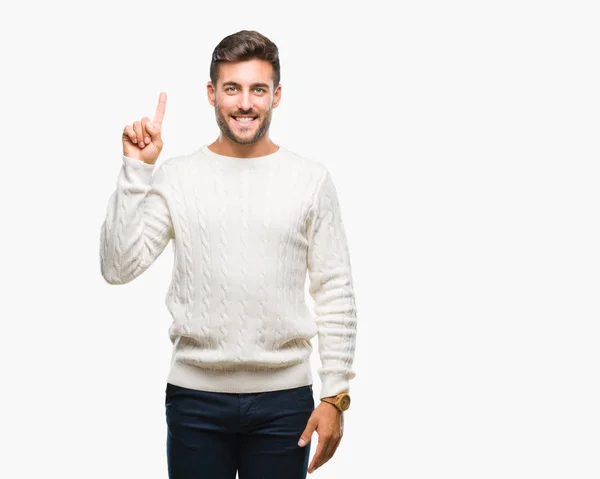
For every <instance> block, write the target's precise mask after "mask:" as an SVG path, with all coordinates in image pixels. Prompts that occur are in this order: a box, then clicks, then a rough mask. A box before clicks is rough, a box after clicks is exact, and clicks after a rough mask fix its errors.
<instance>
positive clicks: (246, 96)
mask: <svg viewBox="0 0 600 479" xmlns="http://www.w3.org/2000/svg"><path fill="white" fill-rule="evenodd" d="M253 107H254V105H253V104H252V98H251V96H250V91H248V90H244V91H242V94H241V95H240V96H239V103H238V108H239V109H240V110H243V111H250V110H252V108H253Z"/></svg>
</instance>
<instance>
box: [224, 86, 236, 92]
mask: <svg viewBox="0 0 600 479" xmlns="http://www.w3.org/2000/svg"><path fill="white" fill-rule="evenodd" d="M230 90H235V87H234V86H228V87H227V88H225V91H230Z"/></svg>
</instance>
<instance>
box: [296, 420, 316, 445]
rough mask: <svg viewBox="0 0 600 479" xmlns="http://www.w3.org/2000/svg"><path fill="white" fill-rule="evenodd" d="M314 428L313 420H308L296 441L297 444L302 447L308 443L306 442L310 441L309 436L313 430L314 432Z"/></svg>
mask: <svg viewBox="0 0 600 479" xmlns="http://www.w3.org/2000/svg"><path fill="white" fill-rule="evenodd" d="M315 428H316V426H315V423H314V422H313V421H311V420H309V421H308V424H307V425H306V428H305V429H304V432H303V433H302V435H301V436H300V440H299V441H298V446H300V447H304V446H306V445H307V444H308V442H309V441H310V438H311V437H312V435H313V432H315Z"/></svg>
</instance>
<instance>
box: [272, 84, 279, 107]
mask: <svg viewBox="0 0 600 479" xmlns="http://www.w3.org/2000/svg"><path fill="white" fill-rule="evenodd" d="M280 101H281V83H279V85H277V88H276V89H275V93H273V108H277V107H278V106H279V102H280Z"/></svg>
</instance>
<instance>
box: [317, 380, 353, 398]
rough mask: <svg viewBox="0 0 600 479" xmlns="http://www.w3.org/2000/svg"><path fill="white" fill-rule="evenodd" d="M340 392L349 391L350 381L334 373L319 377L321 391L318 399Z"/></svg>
mask: <svg viewBox="0 0 600 479" xmlns="http://www.w3.org/2000/svg"><path fill="white" fill-rule="evenodd" d="M341 392H347V393H349V392H350V381H349V380H348V379H345V378H344V377H343V376H339V375H336V374H325V375H323V376H322V377H321V393H320V394H319V399H321V398H326V397H330V396H337V395H338V394H339V393H341Z"/></svg>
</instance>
